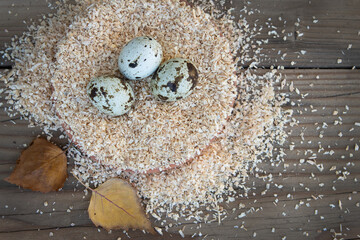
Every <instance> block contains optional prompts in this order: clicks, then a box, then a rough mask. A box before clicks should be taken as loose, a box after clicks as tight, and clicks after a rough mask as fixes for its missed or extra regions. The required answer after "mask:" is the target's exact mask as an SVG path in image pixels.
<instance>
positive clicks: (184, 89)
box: [150, 58, 199, 101]
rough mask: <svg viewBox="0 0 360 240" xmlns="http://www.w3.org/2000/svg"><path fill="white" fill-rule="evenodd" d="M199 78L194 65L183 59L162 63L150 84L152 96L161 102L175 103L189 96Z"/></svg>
mask: <svg viewBox="0 0 360 240" xmlns="http://www.w3.org/2000/svg"><path fill="white" fill-rule="evenodd" d="M198 78H199V74H198V71H197V69H196V67H195V66H194V64H192V63H191V62H190V61H189V60H187V59H183V58H174V59H170V60H169V61H167V62H165V63H163V64H162V65H161V66H160V67H159V69H158V70H157V71H156V73H155V74H154V76H153V77H152V79H151V82H150V88H151V92H152V94H153V95H154V96H155V97H156V98H157V99H160V100H163V101H176V100H180V99H183V98H185V97H187V96H189V95H190V94H191V93H192V91H193V90H194V88H195V86H196V84H197V81H198Z"/></svg>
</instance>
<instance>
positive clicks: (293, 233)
mask: <svg viewBox="0 0 360 240" xmlns="http://www.w3.org/2000/svg"><path fill="white" fill-rule="evenodd" d="M262 73H264V70H259V71H258V74H262ZM281 73H282V74H283V76H286V79H287V82H288V83H290V82H293V84H294V87H295V88H298V89H299V91H300V92H301V93H302V94H306V93H308V95H307V97H305V98H302V97H301V95H299V94H297V93H296V92H295V91H294V92H292V93H291V94H290V99H291V101H293V102H295V103H296V105H295V106H291V104H289V106H287V108H290V109H293V110H294V115H295V116H294V117H295V118H296V119H298V121H299V123H298V125H297V126H293V127H288V131H289V132H290V137H289V141H288V142H287V143H286V144H285V153H286V154H287V156H286V158H285V162H284V163H270V162H268V161H264V162H261V163H259V164H258V166H257V167H258V169H259V172H258V173H257V175H258V176H262V175H266V174H263V173H267V174H269V173H271V174H272V181H271V184H270V185H269V186H267V182H266V181H263V180H261V179H260V178H256V177H254V176H250V177H249V179H247V184H246V185H247V186H248V187H251V188H253V189H252V191H250V192H249V193H245V192H244V191H243V190H241V189H239V192H238V194H239V198H238V199H237V200H235V202H226V203H223V204H221V205H220V206H221V207H223V208H225V209H226V210H227V212H228V216H227V218H225V219H224V220H223V221H222V222H221V224H220V225H219V224H218V223H217V218H215V222H212V223H202V224H201V228H199V224H195V223H194V222H193V220H184V219H182V220H181V221H180V222H178V223H175V222H174V221H172V220H170V219H167V223H173V224H174V225H175V226H176V227H173V228H171V229H170V230H169V233H166V235H165V236H163V237H162V238H161V237H159V236H148V235H146V236H144V235H143V233H142V232H141V231H135V232H131V231H130V233H129V235H130V236H131V238H133V239H169V238H175V239H176V238H178V239H180V236H179V234H178V230H179V229H183V232H184V233H185V235H186V236H187V238H188V239H190V238H191V236H192V235H193V234H195V233H197V234H198V233H199V232H201V233H202V237H199V236H198V235H196V238H198V239H203V238H204V237H205V236H207V237H206V238H207V239H248V238H252V237H253V236H254V232H256V239H281V238H283V237H284V236H287V239H315V238H317V239H330V237H331V236H334V233H331V232H330V229H334V231H336V232H338V233H339V232H340V228H341V229H342V233H341V234H342V235H341V236H342V237H344V238H346V239H356V238H358V237H359V234H360V230H359V229H360V219H359V217H358V216H359V214H360V207H358V206H359V205H357V204H359V203H360V194H358V193H357V192H356V191H358V190H359V189H360V188H359V180H360V166H359V164H358V163H357V162H358V160H359V159H360V152H359V151H355V144H358V145H360V142H359V141H360V127H358V126H355V122H360V101H356V99H357V98H356V97H355V95H356V94H355V95H353V93H355V92H359V91H360V71H358V70H284V71H282V72H281ZM299 76H301V77H299ZM278 85H279V84H278ZM281 91H284V90H281ZM299 100H301V101H299ZM311 106H313V108H311ZM346 106H348V107H349V109H347V107H346ZM324 107H325V108H324ZM323 108H324V109H323ZM305 109H308V110H305ZM313 109H317V111H311V110H313ZM334 111H337V112H338V113H337V115H333V114H334ZM300 112H303V114H302V115H301V114H300ZM304 115H305V116H304ZM1 116H4V117H3V118H4V119H5V118H6V114H5V113H4V112H3V113H2V115H1ZM339 117H340V118H341V119H342V120H341V122H342V124H340V123H336V122H335V121H339V122H340V118H339ZM15 122H16V123H18V124H16V125H14V124H13V123H11V124H10V123H9V122H3V123H0V155H1V156H2V158H0V179H4V178H5V177H7V176H8V175H9V174H10V173H11V171H12V169H13V167H14V164H15V162H16V159H17V157H18V156H19V154H20V152H21V150H22V149H24V148H25V146H24V145H23V144H29V143H30V142H31V140H32V137H35V136H36V135H38V134H41V129H38V128H37V129H34V128H32V129H29V128H27V127H26V121H23V120H15ZM323 122H326V123H327V124H328V126H327V128H323V127H322V126H323ZM17 128H18V129H17ZM352 128H354V130H352V131H350V129H352ZM321 131H324V132H323V133H322V135H323V137H322V138H321V137H320V133H321ZM339 132H342V133H343V136H342V137H339V136H338V134H339ZM301 133H303V138H302V137H301V136H300V135H301ZM319 142H321V145H322V147H324V150H323V151H320V152H318V149H319ZM59 143H61V144H63V143H62V142H59ZM290 145H295V146H294V147H291V148H290ZM347 146H349V149H348V150H346V147H347ZM290 149H292V150H290ZM309 150H311V151H313V152H314V153H316V154H317V158H316V159H315V160H313V161H316V164H322V167H323V170H321V168H320V169H319V167H317V166H316V165H313V164H311V163H304V164H300V161H301V159H304V161H305V162H306V161H307V160H309V157H310V156H311V154H310V153H309ZM330 150H333V151H334V153H332V154H329V153H326V152H329V151H330ZM350 154H352V157H351V156H350ZM72 166H73V163H72V161H71V160H70V165H69V169H71V167H72ZM334 168H335V169H334ZM348 173H350V175H347V174H348ZM342 178H344V179H342ZM89 197H90V194H88V195H86V194H84V192H83V187H82V186H79V185H78V184H77V182H76V180H75V179H74V178H73V177H69V179H68V180H67V181H66V184H65V186H64V188H63V190H62V191H60V192H57V193H48V194H41V193H37V192H31V191H28V190H23V189H20V188H18V187H16V186H14V185H11V184H9V183H7V182H5V181H3V180H1V181H0V216H1V217H0V239H18V238H20V237H21V238H25V239H45V238H48V237H49V235H53V237H52V238H54V239H72V238H73V239H74V238H75V239H79V238H83V237H86V239H114V238H117V237H121V238H122V239H126V238H127V236H126V235H125V234H124V233H122V231H112V233H110V234H109V233H107V232H106V231H104V230H103V229H98V228H96V227H94V226H93V225H92V223H91V222H90V220H89V219H88V215H87V212H86V209H87V206H88V201H89ZM315 199H316V200H315ZM339 200H340V201H341V209H340V206H339ZM45 201H46V202H48V206H46V207H45V206H44V202H45ZM240 203H242V204H244V206H245V207H244V208H242V209H238V207H239V204H240ZM316 212H317V214H315V213H316ZM243 213H244V214H246V217H241V218H239V215H240V216H243ZM209 214H213V213H212V212H210V213H209ZM151 220H152V222H153V225H154V226H158V227H163V226H161V225H160V223H159V222H158V221H156V220H155V219H153V218H151ZM242 225H244V228H246V229H247V230H245V229H244V228H241V226H242ZM272 228H275V232H274V233H272ZM324 229H326V230H324ZM164 232H165V231H164Z"/></svg>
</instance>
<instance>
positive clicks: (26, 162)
mask: <svg viewBox="0 0 360 240" xmlns="http://www.w3.org/2000/svg"><path fill="white" fill-rule="evenodd" d="M66 168H67V159H66V155H65V152H64V151H62V150H61V149H60V148H59V147H57V146H55V145H54V144H52V143H50V142H48V141H47V140H45V139H43V138H37V139H35V140H34V141H33V142H32V143H31V145H30V147H28V148H27V149H26V150H24V151H23V152H22V153H21V155H20V158H19V159H18V161H17V163H16V166H15V169H14V171H13V172H12V173H11V175H10V177H8V178H6V179H5V180H6V181H8V182H9V183H12V184H16V185H18V186H21V187H23V188H28V189H31V190H33V191H40V192H44V193H46V192H50V191H55V190H59V189H60V188H62V187H63V186H64V182H65V180H66V178H67V171H66Z"/></svg>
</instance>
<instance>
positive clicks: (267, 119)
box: [7, 0, 323, 236]
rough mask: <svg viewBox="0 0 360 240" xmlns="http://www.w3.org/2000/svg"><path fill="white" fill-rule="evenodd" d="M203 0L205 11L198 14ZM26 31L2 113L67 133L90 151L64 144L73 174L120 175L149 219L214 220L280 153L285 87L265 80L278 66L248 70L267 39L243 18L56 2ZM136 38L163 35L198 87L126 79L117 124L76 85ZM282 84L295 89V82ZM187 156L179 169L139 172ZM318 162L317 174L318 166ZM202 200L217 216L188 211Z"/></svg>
mask: <svg viewBox="0 0 360 240" xmlns="http://www.w3.org/2000/svg"><path fill="white" fill-rule="evenodd" d="M206 7H208V9H210V10H209V12H213V15H209V14H205V13H204V11H203V9H205V8H206ZM114 9H115V11H114ZM131 9H132V10H134V9H136V10H137V11H136V14H133V11H132V10H131ZM212 10H213V11H212ZM217 14H218V15H217ZM216 17H217V18H216ZM119 22H121V23H122V24H117V23H119ZM164 22H166V23H167V24H163V23H164ZM129 23H131V24H129ZM123 25H125V26H127V27H126V28H125V27H123ZM30 30H31V31H30V32H27V33H25V34H24V36H23V37H21V38H20V40H19V41H18V42H15V43H13V44H12V47H11V49H12V50H13V51H12V56H13V58H14V59H17V61H16V62H17V65H16V66H15V69H14V72H13V73H14V74H12V75H11V76H9V77H8V78H7V81H8V84H7V94H8V100H9V101H14V102H13V104H14V105H13V108H12V109H10V110H9V111H10V114H13V113H15V112H20V113H21V114H22V115H24V116H26V117H27V118H28V119H30V120H32V121H33V123H32V124H33V125H42V126H43V128H44V131H45V132H46V133H48V134H49V136H50V135H51V130H57V129H60V130H64V128H65V129H66V130H67V133H68V134H71V135H72V136H71V140H72V141H73V142H74V143H75V144H76V145H77V146H80V149H81V150H82V151H83V152H85V153H86V154H87V155H88V156H86V155H84V154H83V153H82V152H80V151H79V149H77V148H75V147H73V148H71V149H70V150H69V156H70V157H72V158H73V159H74V160H75V169H74V170H73V172H74V174H76V175H77V176H78V177H79V178H80V179H81V180H82V181H84V182H86V183H87V184H88V185H90V184H91V185H94V186H95V187H96V186H98V185H100V184H102V183H103V182H105V181H106V180H107V179H109V178H112V177H122V178H125V179H127V180H128V181H130V182H131V183H132V184H133V185H134V186H135V187H137V189H138V194H139V196H140V197H142V199H144V203H145V204H146V211H147V212H148V213H151V215H152V216H157V217H156V219H158V220H160V219H163V218H164V216H167V217H169V218H172V219H175V220H178V219H180V218H181V217H192V218H195V219H196V220H198V221H201V220H202V219H205V220H206V219H207V220H206V221H208V222H211V221H215V222H221V221H222V220H223V219H224V217H226V216H224V215H225V214H226V213H225V211H224V209H223V208H222V207H221V203H223V202H224V201H226V200H227V199H229V201H230V199H231V198H228V197H226V198H224V194H227V195H232V194H233V195H234V194H235V193H236V190H235V189H239V188H242V189H244V192H245V193H244V195H245V196H247V191H248V189H247V188H246V186H245V185H244V183H245V181H246V177H247V174H248V172H250V171H253V170H255V169H256V164H257V162H259V161H263V160H265V159H273V157H274V156H273V153H275V152H276V151H278V155H277V158H276V159H274V162H273V163H275V162H281V158H282V157H283V156H284V155H285V153H284V152H283V151H282V149H279V146H281V145H282V144H283V143H284V142H285V139H286V137H287V133H286V132H285V126H286V124H287V123H288V121H289V119H290V118H291V115H292V113H293V111H292V110H285V109H283V108H282V106H283V105H284V104H288V103H289V99H288V96H287V94H284V93H281V94H276V93H275V90H274V84H276V83H279V84H280V80H281V79H282V77H281V74H280V73H278V72H277V70H276V69H274V68H272V69H271V70H269V72H267V73H265V74H263V75H261V74H255V73H254V71H253V69H256V68H257V65H258V63H259V55H260V50H261V45H262V44H265V43H267V42H268V41H267V40H258V39H255V38H253V36H256V35H257V34H258V33H257V31H258V28H257V27H256V26H255V27H254V29H252V28H251V27H250V24H249V23H248V22H247V21H246V20H245V19H242V20H241V21H239V22H237V23H234V22H233V21H232V20H231V19H230V16H223V14H222V13H221V12H217V11H216V9H214V8H212V9H211V8H210V7H209V6H207V5H200V7H198V8H196V10H193V9H191V8H190V7H189V6H187V5H186V4H184V3H180V2H179V1H176V0H170V1H155V0H141V1H140V0H130V1H126V2H125V1H110V0H101V1H95V0H88V1H79V2H78V3H77V4H75V5H68V4H64V5H60V7H59V9H58V10H57V13H56V14H54V15H53V16H52V17H50V18H48V19H45V20H43V21H42V24H40V25H36V26H35V25H34V26H32V27H30ZM124 33H126V34H124ZM145 34H147V35H152V36H154V37H155V38H156V39H157V40H158V41H159V42H161V44H162V45H163V49H164V50H165V51H166V52H165V54H164V56H165V59H164V60H167V59H169V58H172V57H185V58H190V60H191V61H193V62H194V63H195V64H196V65H197V66H198V68H199V72H200V73H201V76H200V83H199V86H198V88H197V89H195V91H194V93H193V94H192V95H191V96H190V97H189V99H187V100H186V101H179V102H175V103H173V104H164V103H161V102H156V101H154V100H153V99H152V97H151V96H150V95H149V91H148V89H147V80H145V81H143V82H134V83H133V85H134V88H135V91H136V93H137V98H138V101H139V104H137V105H136V106H135V107H134V109H133V110H132V112H130V114H129V115H127V116H126V117H124V118H122V119H116V120H114V119H110V118H107V117H105V116H102V115H101V114H99V113H98V112H97V110H96V109H93V108H91V105H90V104H89V102H88V100H87V98H86V94H85V88H84V86H85V85H86V83H87V81H88V80H89V79H90V78H91V77H93V76H96V75H97V74H114V75H119V72H118V71H117V67H116V60H117V54H118V53H119V51H120V50H121V46H122V45H123V44H125V43H126V42H127V41H129V40H130V39H131V38H133V37H134V36H135V35H145ZM274 34H275V32H274ZM34 43H36V44H34ZM250 53H255V55H251V54H250ZM236 54H238V55H239V56H240V58H235V55H236ZM234 59H235V61H238V64H239V65H242V64H245V63H247V62H251V63H250V64H249V68H248V69H247V70H244V69H242V67H238V68H236V66H235V65H234ZM294 64H295V62H294ZM279 69H281V67H279ZM29 80H31V81H29ZM285 84H286V81H284V83H283V85H284V86H285ZM289 88H290V91H294V92H295V93H297V94H300V91H299V89H298V88H294V84H293V82H291V85H290V86H289ZM292 121H293V122H292V124H293V125H296V124H297V122H296V120H294V119H293V120H292ZM302 137H303V135H302ZM89 156H92V157H93V158H89ZM94 157H95V159H96V161H94ZM168 159H169V160H168ZM188 159H192V161H191V162H187V163H186V164H185V165H183V166H182V167H180V168H176V169H170V170H167V171H164V172H160V173H159V172H158V173H152V174H147V175H145V174H139V173H140V172H142V173H143V172H146V171H147V170H149V169H153V168H159V169H160V170H161V169H164V168H167V167H168V166H170V165H171V164H183V163H185V162H186V161H187V160H188ZM304 162H305V160H304ZM317 167H318V168H319V170H320V169H321V171H322V169H323V166H322V165H319V166H317ZM124 169H130V170H133V172H128V171H124ZM268 178H269V179H270V180H269V181H271V179H272V176H270V175H269V176H268ZM275 187H277V188H279V189H282V188H283V185H281V184H275ZM267 188H270V185H269V187H267ZM234 196H235V195H234ZM235 197H237V196H235ZM231 201H233V200H231ZM202 206H206V209H207V210H209V211H214V215H210V216H204V213H203V212H202V211H197V209H199V208H200V207H202ZM241 207H242V208H244V207H245V206H241ZM68 210H69V212H71V209H70V208H69V209H68ZM173 210H174V211H173ZM251 211H253V212H256V211H259V209H253V210H251ZM249 213H250V212H248V211H246V212H244V215H245V216H246V215H248V214H249ZM283 214H284V215H286V213H285V212H284V213H283ZM238 216H239V218H240V217H245V216H243V214H240V215H238ZM240 228H241V229H246V228H245V227H244V225H242V226H241V227H240ZM165 230H166V228H165ZM157 231H159V232H161V229H160V230H159V229H157ZM181 232H183V230H181ZM181 232H180V231H179V234H180V235H181ZM254 234H255V236H256V233H254ZM198 236H202V234H201V233H199V234H198Z"/></svg>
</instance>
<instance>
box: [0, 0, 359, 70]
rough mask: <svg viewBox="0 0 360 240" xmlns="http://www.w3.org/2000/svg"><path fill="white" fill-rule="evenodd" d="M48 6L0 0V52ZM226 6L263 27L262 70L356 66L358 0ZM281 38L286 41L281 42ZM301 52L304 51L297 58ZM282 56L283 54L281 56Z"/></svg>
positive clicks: (255, 1)
mask: <svg viewBox="0 0 360 240" xmlns="http://www.w3.org/2000/svg"><path fill="white" fill-rule="evenodd" d="M54 2H56V1H55V0H47V1H44V0H1V2H0V9H1V13H2V14H0V49H4V47H3V46H4V44H5V43H9V42H10V41H11V38H12V37H13V36H14V35H21V34H22V32H24V31H25V30H26V26H27V24H28V23H29V22H30V19H31V18H32V19H34V20H35V19H38V18H39V17H40V16H41V14H47V13H50V12H52V10H50V9H49V8H48V7H47V6H48V5H49V4H53V3H54ZM195 2H196V1H195ZM219 2H221V1H215V3H219ZM226 2H227V3H226V5H225V6H226V8H227V9H230V8H234V10H233V11H232V14H233V16H234V17H235V18H236V19H240V18H241V19H243V18H244V17H245V18H246V19H247V21H248V23H249V24H250V26H251V23H254V22H255V21H256V23H257V25H258V26H263V29H262V30H261V31H260V32H259V34H258V35H257V36H255V37H253V38H252V39H254V40H255V41H256V40H264V39H269V42H268V43H267V44H264V45H262V48H263V50H262V52H263V54H264V55H263V56H262V57H260V59H259V61H260V63H261V64H260V66H262V67H267V68H268V67H270V66H284V67H286V68H352V67H353V66H357V67H360V36H359V27H358V26H359V25H360V14H358V13H359V12H360V0H316V1H315V0H312V1H309V0H276V1H274V0H252V1H243V0H233V1H226ZM245 6H247V9H249V10H250V9H251V8H252V9H257V10H259V12H260V13H258V12H257V11H253V13H251V14H249V13H246V12H245V11H243V10H242V9H244V7H245ZM280 18H281V20H280ZM269 19H270V20H269ZM298 19H299V20H300V22H299V21H298ZM314 20H315V22H314ZM316 20H318V22H316ZM23 21H26V23H27V24H24V23H23ZM267 22H271V24H272V27H268V24H267ZM297 22H298V23H297ZM257 28H258V29H259V27H257ZM272 31H276V32H277V34H278V35H279V37H276V38H274V34H272V33H271V32H272ZM282 31H284V32H282ZM269 32H270V35H269ZM302 34H303V35H302ZM284 36H286V37H287V38H286V40H285V41H284V40H283V37H284ZM349 44H352V48H351V49H349V50H348V49H347V48H348V46H349ZM256 49H257V48H255V50H256ZM301 51H305V52H306V53H305V54H302V53H301ZM283 54H286V56H285V57H282V56H283ZM250 55H251V54H250ZM338 59H341V60H342V63H340V64H338V63H337V61H338ZM292 62H294V64H292ZM11 65H12V63H11V62H10V61H7V60H4V59H0V66H4V67H9V66H11ZM241 65H242V66H244V67H247V66H248V65H249V62H248V61H244V62H243V63H242V64H241Z"/></svg>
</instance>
